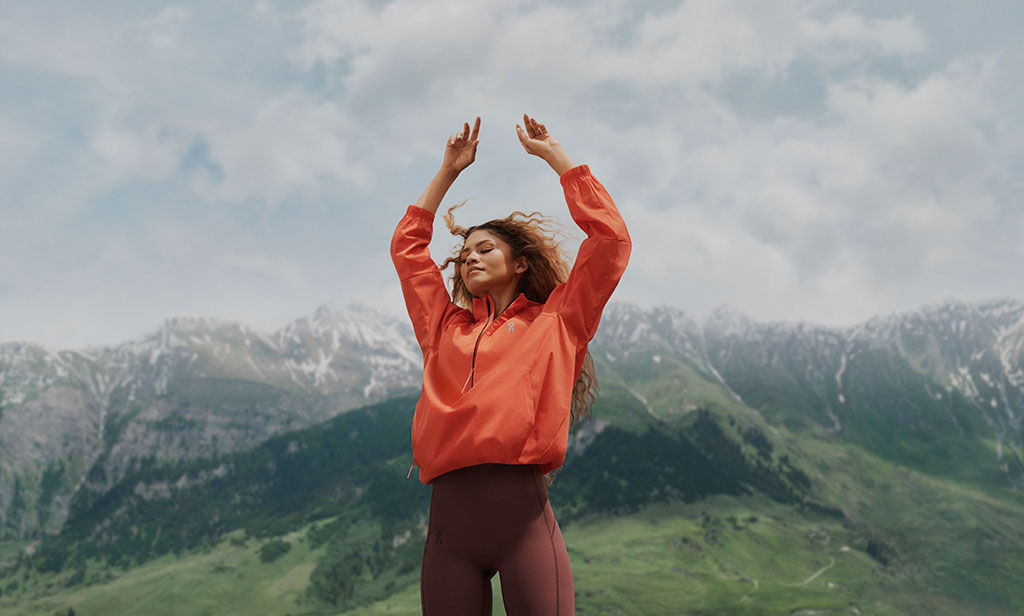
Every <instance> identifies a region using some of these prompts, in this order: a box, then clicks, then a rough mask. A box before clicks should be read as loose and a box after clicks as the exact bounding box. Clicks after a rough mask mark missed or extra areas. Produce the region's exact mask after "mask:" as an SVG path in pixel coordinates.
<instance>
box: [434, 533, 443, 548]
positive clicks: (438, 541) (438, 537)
mask: <svg viewBox="0 0 1024 616" xmlns="http://www.w3.org/2000/svg"><path fill="white" fill-rule="evenodd" d="M443 533H444V531H440V530H439V531H437V533H436V534H435V535H434V543H436V544H437V545H441V535H442V534H443Z"/></svg>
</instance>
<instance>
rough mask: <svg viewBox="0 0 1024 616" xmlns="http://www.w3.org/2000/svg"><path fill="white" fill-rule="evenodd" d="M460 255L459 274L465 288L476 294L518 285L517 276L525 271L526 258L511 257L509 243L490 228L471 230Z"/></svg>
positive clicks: (479, 295)
mask: <svg viewBox="0 0 1024 616" xmlns="http://www.w3.org/2000/svg"><path fill="white" fill-rule="evenodd" d="M459 257H460V258H461V263H460V264H459V267H460V268H461V269H460V270H459V274H460V275H461V276H462V280H463V282H465V283H466V289H468V290H469V292H470V293H472V294H473V295H474V296H476V297H483V295H484V294H485V293H492V294H497V293H499V292H500V291H503V290H505V289H506V288H507V287H508V286H510V285H512V286H516V287H517V286H518V285H519V277H520V275H521V274H522V273H523V272H525V271H526V261H525V259H519V260H518V262H517V261H516V260H514V259H513V258H512V247H511V246H509V244H508V242H506V241H505V240H503V239H501V238H500V237H498V236H497V235H496V234H494V233H492V232H491V231H490V230H489V229H477V230H476V231H473V232H472V233H470V234H469V237H467V238H466V243H465V244H464V245H463V249H462V253H461V254H460V255H459ZM514 290H515V289H513V291H514Z"/></svg>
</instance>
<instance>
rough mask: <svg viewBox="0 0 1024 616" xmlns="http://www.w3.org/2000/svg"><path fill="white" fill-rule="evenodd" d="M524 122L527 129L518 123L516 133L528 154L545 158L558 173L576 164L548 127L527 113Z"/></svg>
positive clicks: (524, 115)
mask: <svg viewBox="0 0 1024 616" xmlns="http://www.w3.org/2000/svg"><path fill="white" fill-rule="evenodd" d="M523 124H524V125H525V126H526V129H525V130H523V127H522V126H520V125H518V124H516V133H517V134H518V135H519V142H520V143H522V144H523V149H524V150H526V152H527V153H528V154H533V155H534V156H539V157H540V158H543V159H544V160H545V161H547V163H548V164H549V165H551V168H552V169H554V170H555V171H556V172H557V173H558V175H562V174H563V173H565V172H566V171H568V170H569V169H572V168H573V167H575V166H576V164H575V163H574V162H572V160H570V159H569V157H568V156H566V154H565V152H564V151H563V150H562V144H560V143H559V142H558V140H557V139H555V138H554V136H552V135H551V133H549V132H548V129H547V127H545V126H544V125H543V124H541V123H540V122H537V120H535V119H534V118H531V117H530V116H528V115H527V114H525V113H524V114H523Z"/></svg>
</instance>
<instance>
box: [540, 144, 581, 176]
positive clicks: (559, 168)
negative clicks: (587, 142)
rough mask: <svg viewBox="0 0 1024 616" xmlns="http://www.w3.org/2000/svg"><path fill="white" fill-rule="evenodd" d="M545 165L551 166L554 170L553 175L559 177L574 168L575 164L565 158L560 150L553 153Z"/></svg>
mask: <svg viewBox="0 0 1024 616" xmlns="http://www.w3.org/2000/svg"><path fill="white" fill-rule="evenodd" d="M547 163H548V164H549V165H550V166H551V168H552V169H554V171H555V173H557V174H558V175H559V176H561V175H562V174H563V173H565V172H566V171H568V170H569V169H572V168H573V167H575V166H576V163H574V162H573V161H572V159H571V158H569V157H568V156H566V155H565V152H562V151H560V150H559V151H558V152H555V153H554V154H553V155H552V156H551V158H550V159H549V160H548V161H547Z"/></svg>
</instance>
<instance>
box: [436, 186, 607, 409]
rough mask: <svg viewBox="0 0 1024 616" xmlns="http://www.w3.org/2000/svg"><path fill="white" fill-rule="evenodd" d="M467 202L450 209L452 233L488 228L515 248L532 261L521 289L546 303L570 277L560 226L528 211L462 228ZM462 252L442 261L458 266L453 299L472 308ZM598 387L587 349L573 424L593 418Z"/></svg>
mask: <svg viewBox="0 0 1024 616" xmlns="http://www.w3.org/2000/svg"><path fill="white" fill-rule="evenodd" d="M465 203H466V202H465V201H463V202H462V203H457V204H455V205H453V206H452V207H450V208H448V213H447V214H445V216H444V222H445V224H447V225H448V230H449V231H450V232H451V234H452V235H456V236H459V237H461V238H462V240H463V242H465V240H466V238H468V237H469V234H470V233H472V232H473V231H476V230H480V229H486V230H488V231H491V232H492V233H494V234H495V235H497V236H498V237H500V238H501V239H503V240H505V241H506V242H507V243H508V245H509V246H510V247H511V248H512V258H513V259H518V258H520V257H523V258H525V259H526V262H527V263H528V264H529V265H528V267H527V269H526V271H525V272H524V273H523V277H522V279H521V281H520V288H519V291H520V292H522V293H523V295H525V296H526V299H528V300H530V301H534V302H539V303H544V302H546V301H547V299H548V296H549V295H551V292H552V291H553V290H554V289H555V287H557V286H558V285H559V284H561V283H563V282H565V281H566V279H567V278H568V277H569V259H568V257H567V255H566V253H565V251H564V250H563V249H562V247H561V245H560V244H559V243H558V241H557V240H556V239H555V235H556V233H557V231H558V229H557V226H556V225H555V224H554V223H553V222H552V220H551V219H550V218H548V217H546V216H544V215H542V214H541V213H540V212H532V213H530V214H524V213H523V212H519V211H516V212H512V213H511V214H509V215H508V216H506V217H505V218H496V219H494V220H490V221H488V222H485V223H483V224H479V225H476V226H474V227H469V228H466V227H461V226H459V225H457V224H455V216H454V212H455V210H456V209H458V208H460V207H462V205H464V204H465ZM461 251H462V247H461V246H459V247H456V249H455V252H454V254H453V255H452V256H450V257H448V258H447V259H445V260H444V262H443V263H442V264H441V269H442V270H443V269H445V268H447V267H448V265H449V264H452V263H454V264H455V265H456V267H455V268H454V270H455V271H454V272H453V273H452V276H451V278H450V279H449V280H450V281H451V283H452V300H453V301H454V302H455V303H456V304H457V305H459V306H461V307H463V308H467V309H469V308H472V306H473V294H472V293H470V292H469V289H468V288H466V283H465V281H463V280H462V273H461V271H460V268H459V267H458V265H459V264H460V263H461V259H460V257H459V254H460V253H461ZM597 388H598V385H597V375H596V374H595V371H594V360H593V358H592V357H591V356H590V351H587V355H586V357H585V358H584V359H583V366H582V368H581V369H580V374H579V376H578V377H577V378H576V383H575V384H573V388H572V402H571V404H570V407H569V409H570V410H569V414H570V426H575V425H576V424H577V423H578V422H579V421H580V420H582V419H584V418H586V419H589V418H590V411H591V408H592V407H593V405H594V400H595V399H596V398H597Z"/></svg>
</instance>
